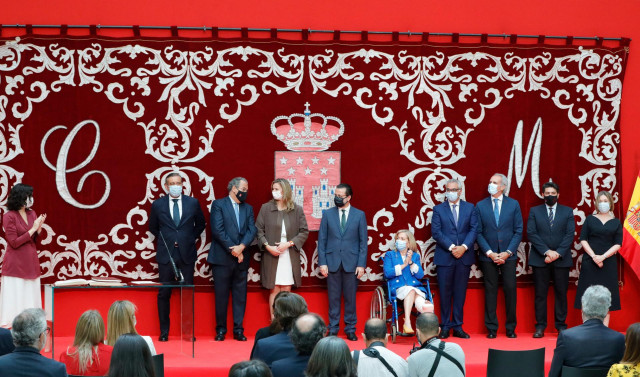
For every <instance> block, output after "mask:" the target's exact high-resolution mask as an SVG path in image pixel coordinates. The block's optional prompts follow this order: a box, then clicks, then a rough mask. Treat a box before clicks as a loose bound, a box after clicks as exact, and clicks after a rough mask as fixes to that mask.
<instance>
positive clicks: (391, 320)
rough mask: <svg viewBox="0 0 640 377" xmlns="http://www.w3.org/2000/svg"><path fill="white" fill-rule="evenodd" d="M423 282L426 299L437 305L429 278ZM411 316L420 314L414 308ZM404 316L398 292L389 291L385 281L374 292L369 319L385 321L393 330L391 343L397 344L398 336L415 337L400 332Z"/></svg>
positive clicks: (423, 279) (387, 282) (387, 283)
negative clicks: (397, 296)
mask: <svg viewBox="0 0 640 377" xmlns="http://www.w3.org/2000/svg"><path fill="white" fill-rule="evenodd" d="M380 260H381V261H382V260H384V257H382V258H380ZM421 282H422V287H423V288H424V289H425V290H426V291H427V295H426V299H427V300H429V301H431V303H433V304H434V305H435V303H434V302H433V295H432V294H431V287H430V285H429V278H427V276H426V275H425V276H424V277H423V278H422V279H421ZM389 308H390V309H391V316H390V317H387V311H388V309H389ZM411 314H413V315H415V316H417V315H419V314H420V313H418V311H417V310H415V308H412V312H411ZM402 315H404V308H402V307H400V310H398V299H397V298H396V292H395V291H391V289H389V281H388V280H385V284H384V285H383V286H380V287H377V288H376V289H375V291H373V296H372V297H371V308H370V312H369V318H380V319H381V320H383V321H385V322H386V323H387V324H388V326H390V328H391V331H389V333H390V334H391V342H392V343H395V342H396V337H397V336H413V334H405V333H402V332H400V331H399V330H398V329H399V328H400V326H399V324H398V318H399V317H400V316H402Z"/></svg>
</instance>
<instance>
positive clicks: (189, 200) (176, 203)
mask: <svg viewBox="0 0 640 377" xmlns="http://www.w3.org/2000/svg"><path fill="white" fill-rule="evenodd" d="M164 187H165V189H166V190H167V192H168V193H169V194H168V195H165V196H163V197H161V198H159V199H157V200H155V201H154V202H153V204H151V213H150V214H149V231H150V232H151V233H152V234H153V235H154V236H155V238H156V261H157V262H158V273H159V275H160V282H161V283H163V284H168V285H170V284H187V285H191V284H193V271H194V267H195V263H196V258H197V256H198V255H197V250H196V240H197V239H198V237H200V234H201V233H202V231H203V230H204V228H205V226H206V221H205V219H204V214H203V213H202V208H200V203H199V202H198V199H196V198H193V197H191V196H186V195H182V177H181V176H180V173H178V172H172V173H169V174H168V175H167V176H166V178H165V180H164ZM176 275H178V276H176ZM179 275H182V279H181V278H180V276H179ZM171 291H172V288H160V289H158V317H160V338H159V339H158V340H160V341H161V342H166V341H167V340H168V339H169V325H170V321H169V310H170V303H171Z"/></svg>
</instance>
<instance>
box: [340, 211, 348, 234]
mask: <svg viewBox="0 0 640 377" xmlns="http://www.w3.org/2000/svg"><path fill="white" fill-rule="evenodd" d="M345 211H346V210H344V209H343V210H342V218H341V219H340V231H341V232H343V233H344V226H345V225H347V215H345Z"/></svg>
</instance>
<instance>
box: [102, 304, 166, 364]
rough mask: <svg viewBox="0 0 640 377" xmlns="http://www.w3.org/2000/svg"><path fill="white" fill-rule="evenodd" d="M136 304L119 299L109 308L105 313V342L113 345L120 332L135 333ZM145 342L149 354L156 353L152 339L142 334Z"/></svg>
mask: <svg viewBox="0 0 640 377" xmlns="http://www.w3.org/2000/svg"><path fill="white" fill-rule="evenodd" d="M136 310H137V309H136V306H135V305H134V304H133V302H131V301H127V300H120V301H115V302H114V303H113V304H111V307H110V308H109V314H108V315H107V341H106V344H108V345H110V346H113V345H114V344H116V341H117V340H118V338H119V337H120V335H122V334H136V335H139V334H138V332H137V331H136V323H137V320H136ZM142 339H144V341H145V342H147V345H148V346H149V351H150V352H151V355H152V356H153V355H155V354H156V348H155V347H154V346H153V340H151V337H150V336H143V337H142Z"/></svg>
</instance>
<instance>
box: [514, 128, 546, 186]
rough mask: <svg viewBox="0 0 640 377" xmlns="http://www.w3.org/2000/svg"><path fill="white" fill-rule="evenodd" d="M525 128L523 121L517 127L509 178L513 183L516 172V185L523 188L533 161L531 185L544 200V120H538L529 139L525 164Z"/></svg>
mask: <svg viewBox="0 0 640 377" xmlns="http://www.w3.org/2000/svg"><path fill="white" fill-rule="evenodd" d="M523 128H524V124H523V121H519V122H518V127H516V134H515V136H514V137H513V147H512V148H511V155H510V156H509V174H508V175H507V178H508V179H509V182H511V176H512V175H513V174H514V172H515V176H516V184H517V185H518V187H522V182H524V177H525V175H526V174H527V165H528V164H529V159H531V185H532V186H533V191H534V192H535V193H536V195H537V196H538V197H539V198H542V194H541V193H540V147H541V146H542V118H538V120H537V121H536V124H535V125H534V127H533V131H532V132H531V138H530V139H529V144H528V145H527V152H526V154H525V155H524V163H523V161H522V144H523V143H522V133H523V131H522V129H523ZM510 188H511V186H509V187H508V188H507V192H506V194H508V193H509V189H510Z"/></svg>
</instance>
